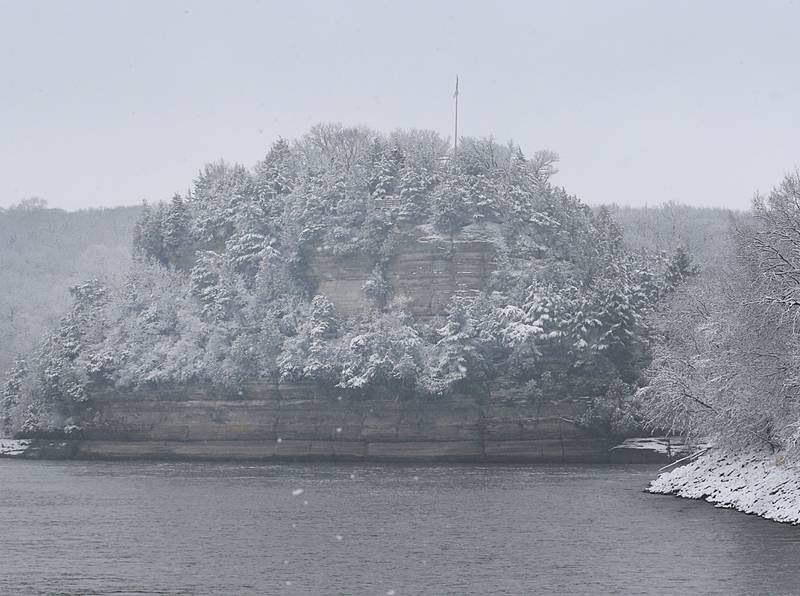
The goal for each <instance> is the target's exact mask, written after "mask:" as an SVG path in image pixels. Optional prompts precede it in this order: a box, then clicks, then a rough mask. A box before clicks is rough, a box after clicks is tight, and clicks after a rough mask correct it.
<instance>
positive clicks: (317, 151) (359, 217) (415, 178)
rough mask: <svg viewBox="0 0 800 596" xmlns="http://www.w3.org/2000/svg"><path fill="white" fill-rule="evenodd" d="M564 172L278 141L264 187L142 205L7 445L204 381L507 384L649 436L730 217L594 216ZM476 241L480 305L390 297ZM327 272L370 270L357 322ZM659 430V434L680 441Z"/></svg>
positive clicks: (418, 145) (90, 283) (476, 142)
mask: <svg viewBox="0 0 800 596" xmlns="http://www.w3.org/2000/svg"><path fill="white" fill-rule="evenodd" d="M556 163H557V156H556V155H554V154H552V153H550V152H546V151H541V152H537V153H533V154H532V155H525V154H524V153H523V151H522V149H521V148H520V147H518V146H516V145H514V144H513V143H508V144H499V143H497V142H495V141H494V140H493V139H469V138H465V139H462V140H461V142H460V144H459V146H458V149H457V151H454V150H453V148H452V146H451V145H450V144H449V143H448V142H447V141H446V140H445V139H443V138H441V137H440V136H438V135H437V134H436V133H432V132H428V131H418V130H410V131H397V132H394V133H392V134H389V135H385V134H382V133H378V132H375V131H372V130H369V129H366V128H360V127H351V128H347V127H343V126H341V125H336V124H323V125H317V126H315V127H314V128H312V129H311V131H310V132H309V133H307V134H306V135H305V136H303V137H301V138H300V139H297V140H295V141H292V142H289V141H286V140H284V139H279V140H277V141H276V142H275V143H274V144H273V145H272V146H271V148H270V149H269V151H268V152H267V154H266V156H265V157H264V159H263V160H262V161H260V162H259V163H258V164H256V166H255V167H253V168H252V169H248V168H245V167H243V166H240V165H231V164H227V163H224V162H218V163H213V164H208V165H206V166H205V167H204V168H203V169H202V170H201V171H200V172H199V174H198V176H197V178H196V179H195V180H194V183H193V186H192V188H191V190H190V191H188V192H187V193H186V194H185V195H180V194H176V195H174V196H173V197H172V198H171V199H169V200H166V201H163V202H159V203H156V204H152V205H144V206H143V207H142V209H141V210H140V212H139V213H140V216H139V218H138V220H137V221H136V223H135V225H134V226H133V231H132V246H133V251H132V253H133V254H132V258H131V261H130V263H129V264H126V263H124V259H120V260H119V261H120V262H119V266H118V265H117V264H116V263H115V265H114V267H115V271H114V274H113V275H110V276H108V275H106V276H96V277H91V276H87V279H86V280H84V281H82V282H80V283H76V284H73V285H72V287H71V289H70V292H71V295H72V304H71V307H70V308H69V309H68V310H67V312H66V313H65V314H64V315H63V317H62V318H61V320H60V322H58V323H57V324H56V325H54V326H53V327H52V328H51V329H50V330H49V331H48V332H47V333H46V334H45V335H44V337H43V339H42V340H41V341H40V342H39V344H38V346H37V347H36V348H34V349H33V350H30V351H29V352H28V353H27V355H23V356H22V357H20V358H18V359H17V360H16V361H15V363H14V365H13V366H12V367H11V369H10V371H9V374H8V376H7V378H6V381H5V383H4V386H3V393H2V400H3V402H2V403H3V412H4V414H3V421H4V425H5V427H6V430H7V431H8V432H12V433H16V434H18V435H19V434H22V435H28V436H33V435H36V434H37V433H40V434H41V433H45V434H66V435H70V434H72V435H79V434H80V432H81V431H82V430H83V429H85V428H88V427H90V426H91V424H92V416H93V411H92V406H91V395H92V393H93V392H94V391H98V390H102V389H108V388H115V389H118V390H120V392H122V393H124V391H127V390H135V389H136V388H137V387H145V386H169V385H180V384H189V383H208V384H213V385H214V386H216V387H218V388H219V391H221V392H227V393H229V394H231V395H235V394H236V392H237V389H238V388H239V387H241V384H242V383H245V382H247V381H248V380H253V379H261V380H267V381H270V382H274V383H276V384H279V383H295V382H313V383H315V384H317V385H319V386H320V387H335V388H338V389H341V390H346V391H347V392H348V393H349V394H351V395H353V396H354V397H358V398H366V399H369V398H370V396H374V395H380V394H384V395H385V394H391V395H395V396H398V397H401V398H402V397H403V396H417V397H419V396H427V397H428V398H430V399H439V398H442V397H445V396H447V395H448V394H450V393H453V392H459V391H479V390H480V388H481V386H482V384H484V383H485V382H486V381H487V380H489V379H493V378H497V377H501V376H502V377H507V378H509V379H512V380H513V382H514V383H516V384H518V385H519V386H521V387H524V388H525V392H526V395H527V396H528V399H529V400H530V401H536V400H553V399H560V398H563V397H565V396H588V397H591V398H592V402H591V403H592V405H591V406H590V407H589V409H588V410H587V413H586V419H585V420H584V421H583V422H584V423H585V424H586V425H587V426H590V427H593V428H596V429H598V430H601V431H603V432H607V433H611V434H615V435H620V436H624V435H626V434H630V433H631V432H634V430H638V431H641V429H642V428H643V426H644V424H645V423H646V422H647V421H648V414H647V412H648V411H650V410H645V409H643V400H642V399H641V397H640V396H641V395H643V393H642V391H643V388H645V387H647V386H648V385H649V384H652V387H650V388H648V389H647V391H650V393H653V394H654V395H655V394H658V388H659V387H662V386H664V383H665V382H666V379H667V378H669V373H670V372H674V373H676V374H677V375H680V374H681V373H680V372H679V371H678V370H677V366H678V365H677V362H678V358H679V357H678V356H673V355H674V354H680V352H679V351H678V350H677V349H673V345H672V344H673V343H674V341H675V339H674V337H673V336H672V335H670V336H669V338H668V339H667V340H662V339H660V338H661V335H662V334H661V333H660V332H659V329H658V328H657V326H656V324H658V323H660V322H661V320H660V319H659V313H660V312H661V313H663V312H664V308H665V305H666V304H670V305H672V304H676V305H677V304H685V303H686V302H685V301H686V299H687V298H686V296H690V295H692V292H693V291H694V290H692V289H688V288H694V287H696V283H695V284H691V283H690V284H688V285H687V282H691V281H692V280H694V279H695V278H697V277H698V273H699V267H698V265H697V264H695V262H694V261H693V258H692V255H691V254H690V252H689V251H688V250H687V249H686V247H687V246H688V245H690V244H691V243H692V242H693V243H695V246H692V248H694V249H698V250H699V251H700V253H702V258H701V259H700V261H699V262H700V263H701V264H703V263H712V262H714V256H715V255H716V254H717V253H718V250H717V248H718V247H719V246H724V244H725V242H727V238H728V235H727V232H726V231H725V230H726V229H727V228H726V225H727V222H726V218H728V215H727V214H726V213H724V212H714V211H709V213H706V215H707V217H708V219H709V221H713V222H714V224H715V225H714V226H712V227H710V228H708V227H704V228H703V229H702V230H698V229H696V228H693V227H692V225H694V224H696V222H697V218H695V217H694V216H693V215H694V214H693V213H690V214H689V215H688V216H687V215H686V211H685V209H683V208H680V207H679V206H675V205H666V206H664V207H661V208H657V209H651V210H649V212H648V213H646V214H644V215H642V214H641V213H640V212H637V211H636V210H633V211H632V210H629V209H623V208H619V207H615V206H611V207H601V208H596V209H592V208H590V207H588V206H587V205H586V204H585V203H583V202H582V201H581V200H579V199H578V198H577V197H575V196H573V195H570V194H568V193H567V192H566V191H565V190H564V189H563V188H560V187H558V186H556V185H554V184H553V183H552V182H551V178H552V176H553V174H554V173H555V171H556V170H555V167H556ZM770 204H771V203H770ZM765 205H766V203H765ZM682 209H683V211H681V210H682ZM763 210H764V212H765V213H769V212H770V211H769V208H768V207H766V206H765V207H764V208H763ZM640 218H644V219H646V220H648V225H651V226H654V230H657V231H658V233H659V234H660V235H661V237H660V240H659V242H660V244H659V245H658V248H656V249H654V248H653V246H654V244H653V243H652V242H650V241H648V240H647V239H644V240H643V239H642V232H641V229H642V228H641V224H640V223H639V222H638V221H637V219H640ZM618 220H623V221H625V222H626V223H625V224H624V227H630V228H632V229H633V230H634V232H633V233H631V232H628V235H627V237H626V235H625V232H624V231H623V230H624V227H623V226H620V224H619V223H618ZM628 222H630V223H628ZM721 222H725V223H721ZM475 227H480V228H481V229H482V230H484V231H486V233H487V234H488V235H489V237H491V238H492V239H493V243H494V245H495V255H496V256H495V268H494V271H493V273H492V275H491V278H490V279H489V280H488V283H487V287H486V288H485V289H484V290H483V291H481V292H478V293H475V294H474V295H470V296H454V297H453V298H452V300H451V301H450V303H449V305H448V307H447V309H446V312H443V313H441V316H439V317H437V318H435V319H434V320H432V321H431V320H426V321H423V320H416V319H415V317H414V316H413V315H412V314H410V313H409V312H408V310H407V309H405V308H404V303H403V301H402V300H399V299H397V297H396V296H394V295H393V292H392V288H391V285H390V284H389V283H388V281H387V278H386V267H387V264H388V263H390V262H391V261H392V259H393V258H395V257H396V255H397V251H398V250H400V249H399V246H401V243H400V242H399V239H400V238H401V237H402V236H403V234H404V233H406V232H407V231H408V230H411V229H421V230H424V231H425V233H426V234H429V235H435V236H437V237H440V238H443V239H451V240H452V239H454V238H458V237H459V236H460V235H462V234H464V233H465V232H466V231H468V230H470V229H472V228H475ZM700 232H702V233H700ZM709 234H710V236H709ZM319 252H323V253H325V254H332V255H337V256H339V257H341V258H343V259H347V258H349V257H354V256H358V255H368V256H370V257H372V258H373V261H374V268H373V270H372V272H371V275H370V278H369V280H368V281H367V283H365V284H364V286H363V288H362V291H363V294H364V297H365V300H366V302H367V303H368V304H369V307H368V309H365V311H364V312H363V313H360V314H359V315H357V316H349V317H345V316H340V314H339V313H337V312H336V308H335V305H334V304H333V303H332V302H331V301H330V300H329V298H328V297H326V296H325V295H323V294H319V293H317V292H316V288H315V287H314V285H313V283H311V282H310V281H309V275H308V268H309V260H310V259H311V258H312V257H313V255H314V254H315V253H319ZM701 278H702V279H703V280H704V281H703V282H702V283H708V279H706V278H705V277H702V276H701ZM682 301H684V302H682ZM669 318H670V317H669V316H666V317H662V319H669ZM676 323H677V321H676ZM684 339H685V338H684ZM661 344H663V345H661ZM654 357H655V359H656V360H655V369H654V370H655V372H651V368H650V366H651V362H652V361H653V358H654ZM651 377H652V382H651ZM122 393H121V394H122ZM648 395H649V393H648ZM654 399H656V400H657V399H658V398H654ZM664 410H665V407H662V406H658V407H656V408H655V410H653V411H654V412H655V413H656V416H655V417H652V416H651V417H650V419H649V420H650V422H651V423H654V424H658V425H662V426H664V425H668V426H669V427H670V428H674V429H676V430H679V428H681V429H682V428H684V426H686V421H685V420H684V419H678V418H677V417H673V418H669V417H668V416H664V415H662V412H663V411H664ZM682 425H683V426H682ZM687 428H688V427H687Z"/></svg>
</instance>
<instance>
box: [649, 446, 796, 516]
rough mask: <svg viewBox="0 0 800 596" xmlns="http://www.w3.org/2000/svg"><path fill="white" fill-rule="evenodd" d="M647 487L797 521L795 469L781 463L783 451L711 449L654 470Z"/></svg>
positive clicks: (737, 509)
mask: <svg viewBox="0 0 800 596" xmlns="http://www.w3.org/2000/svg"><path fill="white" fill-rule="evenodd" d="M647 492H649V493H652V494H661V495H674V496H676V497H682V498H686V499H696V500H701V499H702V500H704V501H707V502H709V503H712V504H714V506H716V507H720V508H725V509H735V510H736V511H741V512H742V513H748V514H752V515H757V516H759V517H763V518H765V519H769V520H772V521H776V522H782V523H789V524H793V525H798V524H800V468H798V467H795V466H790V465H788V464H786V463H785V460H784V457H783V454H782V453H775V454H772V453H769V452H767V451H761V452H749V453H733V452H731V451H728V450H724V449H711V450H709V451H708V452H707V453H705V454H703V455H701V456H699V457H697V458H696V459H694V460H693V461H690V462H687V463H685V464H683V465H681V466H679V467H677V468H675V469H674V470H671V471H668V472H664V473H662V474H661V475H659V476H658V478H656V479H655V480H653V481H652V482H651V483H650V486H649V487H648V488H647Z"/></svg>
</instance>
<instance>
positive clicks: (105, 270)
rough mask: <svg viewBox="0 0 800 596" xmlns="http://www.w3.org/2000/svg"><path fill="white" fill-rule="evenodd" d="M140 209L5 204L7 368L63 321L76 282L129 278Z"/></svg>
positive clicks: (2, 317)
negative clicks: (70, 291) (60, 207)
mask: <svg viewBox="0 0 800 596" xmlns="http://www.w3.org/2000/svg"><path fill="white" fill-rule="evenodd" d="M140 212H141V209H140V208H139V207H120V208H115V209H89V210H83V211H75V212H66V211H62V210H60V209H48V208H47V205H46V203H45V202H44V201H42V200H41V199H28V200H25V201H22V202H21V203H19V204H18V205H14V206H12V207H10V208H8V209H2V208H0V338H2V341H0V375H2V374H5V372H6V371H7V370H8V369H10V368H11V366H12V365H13V363H14V360H15V358H17V357H18V356H20V355H22V354H24V353H27V352H30V350H31V349H32V348H33V347H34V344H35V343H36V342H38V341H39V339H40V338H41V337H42V335H43V334H44V333H45V332H46V331H47V330H48V329H51V328H53V327H54V326H55V325H56V324H57V323H58V320H59V318H60V317H61V316H62V315H63V314H64V313H65V312H66V311H67V310H68V309H69V307H70V304H71V297H70V293H69V287H70V286H71V285H73V284H76V283H79V282H81V281H84V280H86V279H91V278H97V279H101V280H103V281H104V283H108V284H113V283H117V281H119V280H121V279H123V277H124V275H125V274H126V273H127V271H128V268H129V265H130V262H131V251H130V247H131V239H132V230H133V226H134V223H135V222H136V220H137V219H138V218H139V214H140Z"/></svg>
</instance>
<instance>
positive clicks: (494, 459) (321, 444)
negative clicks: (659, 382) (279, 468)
mask: <svg viewBox="0 0 800 596" xmlns="http://www.w3.org/2000/svg"><path fill="white" fill-rule="evenodd" d="M515 446H516V447H517V449H514V450H511V449H509V450H505V449H504V450H500V451H499V452H495V453H487V452H485V451H482V450H475V449H473V448H472V446H471V445H466V447H469V448H468V449H467V448H465V445H464V444H463V443H462V442H452V441H441V442H432V441H422V442H411V441H408V442H383V443H358V444H357V445H356V444H355V442H351V441H302V440H284V441H270V440H261V441H113V440H106V441H96V440H46V439H19V440H17V439H0V458H16V459H29V460H30V459H41V460H68V459H69V460H142V461H251V462H252V461H259V462H271V463H281V462H363V463H395V462H396V463H434V464H436V463H442V464H444V463H448V464H449V463H471V464H650V465H653V464H664V463H668V462H670V461H674V460H673V458H671V457H670V456H668V455H667V454H666V453H664V452H663V450H658V449H643V448H642V447H634V448H628V447H625V446H617V447H614V448H611V449H609V448H608V447H607V445H604V444H601V443H599V442H598V443H594V444H593V445H592V446H591V448H590V449H587V447H589V445H585V446H584V448H582V449H580V450H574V451H569V450H567V451H564V452H562V453H561V454H560V455H558V456H556V455H554V454H553V453H545V452H542V451H541V450H538V451H534V450H530V451H529V450H524V449H523V450H520V449H518V448H519V445H518V444H517V445H515Z"/></svg>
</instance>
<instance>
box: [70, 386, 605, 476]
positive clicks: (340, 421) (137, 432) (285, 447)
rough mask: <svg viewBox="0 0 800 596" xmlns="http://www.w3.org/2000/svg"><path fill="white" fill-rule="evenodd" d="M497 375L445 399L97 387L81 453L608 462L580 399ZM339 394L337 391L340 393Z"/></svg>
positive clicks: (296, 389)
mask: <svg viewBox="0 0 800 596" xmlns="http://www.w3.org/2000/svg"><path fill="white" fill-rule="evenodd" d="M514 397H515V396H514V395H513V390H510V389H509V387H507V386H505V385H503V384H502V383H497V384H495V385H494V386H492V387H490V388H489V390H488V392H483V391H482V392H481V394H480V395H460V396H455V397H451V398H447V399H439V400H436V399H402V400H400V399H392V398H380V399H377V398H370V399H358V398H356V397H353V396H352V395H342V394H335V393H324V394H323V393H322V392H320V391H319V390H317V388H316V387H315V386H313V385H302V384H298V385H290V386H286V385H284V386H280V387H275V386H272V385H266V384H256V383H253V384H249V385H248V386H247V387H245V389H244V390H243V392H242V394H241V395H237V396H235V398H231V397H227V398H225V397H222V396H220V395H218V394H216V393H215V391H214V390H213V389H212V388H210V387H204V386H194V387H186V388H183V389H180V390H174V391H148V392H141V391H140V392H136V393H131V394H129V395H120V394H113V395H111V394H109V395H96V396H95V397H94V400H93V401H94V406H95V408H96V410H97V412H98V417H97V422H96V424H95V428H94V429H93V430H91V431H86V432H85V433H84V436H83V437H82V438H81V440H80V441H79V442H78V444H77V447H76V455H77V456H78V457H155V458H170V457H172V458H189V459H191V458H202V459H346V460H380V461H424V460H437V461H497V462H512V461H517V462H578V461H580V462H588V461H609V459H610V454H609V451H608V449H609V447H610V446H611V445H610V444H608V443H606V442H604V441H601V440H598V439H597V438H595V437H592V436H590V435H589V434H587V433H586V432H585V431H583V430H582V429H580V428H578V427H577V426H575V425H574V424H572V423H570V422H568V420H569V419H571V418H572V417H573V416H575V415H576V413H577V412H580V411H581V410H582V409H583V407H584V406H583V404H581V403H580V402H579V401H562V402H557V403H543V404H541V405H539V406H532V405H524V404H520V403H518V402H517V401H515V399H514ZM340 398H341V399H340Z"/></svg>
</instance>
